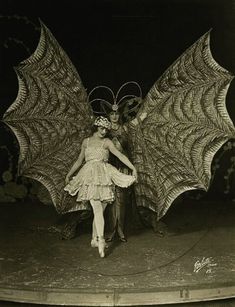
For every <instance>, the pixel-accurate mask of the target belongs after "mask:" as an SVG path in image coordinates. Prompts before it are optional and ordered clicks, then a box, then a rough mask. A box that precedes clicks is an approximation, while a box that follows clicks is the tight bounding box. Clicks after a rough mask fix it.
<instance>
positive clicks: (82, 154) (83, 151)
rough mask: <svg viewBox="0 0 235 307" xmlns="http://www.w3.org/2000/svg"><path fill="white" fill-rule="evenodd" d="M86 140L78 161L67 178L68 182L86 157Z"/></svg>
mask: <svg viewBox="0 0 235 307" xmlns="http://www.w3.org/2000/svg"><path fill="white" fill-rule="evenodd" d="M85 141H86V139H85V140H84V141H83V142H82V147H81V151H80V154H79V157H78V159H77V161H76V162H75V163H74V164H73V166H72V167H71V169H70V171H69V172H68V174H67V176H66V178H65V183H66V184H67V183H68V182H69V181H70V177H71V176H72V175H73V174H74V173H75V172H76V171H77V170H78V169H79V167H80V166H81V165H82V162H83V161H84V159H85Z"/></svg>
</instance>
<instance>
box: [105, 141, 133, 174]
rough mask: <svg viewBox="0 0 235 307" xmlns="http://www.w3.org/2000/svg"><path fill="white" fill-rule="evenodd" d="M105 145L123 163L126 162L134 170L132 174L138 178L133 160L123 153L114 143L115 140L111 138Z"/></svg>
mask: <svg viewBox="0 0 235 307" xmlns="http://www.w3.org/2000/svg"><path fill="white" fill-rule="evenodd" d="M105 145H106V146H107V148H108V149H109V151H110V152H111V153H112V154H113V155H115V156H116V157H117V158H118V159H119V160H120V161H121V162H122V163H124V164H125V165H126V166H127V167H129V168H130V169H131V170H132V175H133V176H135V177H136V178H137V171H136V168H135V167H134V165H133V164H132V163H131V161H130V160H129V159H128V158H127V156H125V155H124V154H123V153H121V152H120V151H119V150H118V149H117V148H116V147H115V145H114V144H113V142H112V141H111V140H109V139H107V141H106V142H105Z"/></svg>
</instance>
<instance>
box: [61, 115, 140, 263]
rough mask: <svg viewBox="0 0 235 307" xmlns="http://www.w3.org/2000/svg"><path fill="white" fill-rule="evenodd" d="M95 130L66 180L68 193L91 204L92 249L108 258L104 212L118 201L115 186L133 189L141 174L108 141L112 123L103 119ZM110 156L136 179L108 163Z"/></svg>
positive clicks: (83, 145)
mask: <svg viewBox="0 0 235 307" xmlns="http://www.w3.org/2000/svg"><path fill="white" fill-rule="evenodd" d="M94 128H95V129H94V130H95V131H94V133H93V135H92V136H91V137H89V138H86V139H84V140H83V142H82V147H81V152H80V155H79V157H78V159H77V161H76V162H75V163H74V165H73V166H72V168H71V169H70V171H69V172H68V174H67V176H66V179H65V182H66V186H65V188H64V190H65V191H68V192H69V194H70V195H72V196H75V195H76V197H77V199H76V200H77V201H78V202H82V201H89V202H90V204H91V207H92V209H93V213H94V220H93V229H92V240H91V246H92V247H98V250H99V254H100V257H104V256H105V240H104V224H105V221H104V210H105V208H106V206H107V204H108V203H111V202H113V201H114V199H115V186H119V187H122V188H127V187H129V186H130V185H131V184H133V183H134V182H135V181H136V180H137V172H136V169H135V167H134V165H133V164H132V163H131V162H130V160H129V159H128V158H127V157H126V156H125V155H124V154H123V153H121V152H120V151H119V150H118V149H117V148H116V147H115V145H114V144H113V142H112V141H111V140H110V139H109V138H106V137H105V136H106V134H107V132H108V131H109V130H110V129H111V123H110V121H109V120H108V119H107V118H105V117H103V116H99V117H97V118H96V120H95V122H94ZM110 152H111V153H112V154H113V155H115V156H116V157H117V158H118V159H119V160H120V161H121V162H122V163H124V164H125V165H126V166H127V167H128V168H130V169H131V171H132V175H127V174H124V173H122V172H120V171H119V170H118V169H117V168H116V167H114V166H112V165H111V164H109V163H108V159H109V153H110ZM84 160H85V164H84V165H83V166H82V164H83V161H84ZM81 166H82V167H81ZM80 167H81V169H80V170H79V171H78V173H77V174H76V175H75V176H73V175H74V173H75V172H76V171H77V170H78V169H79V168H80ZM72 176H73V177H72ZM71 177H72V179H71Z"/></svg>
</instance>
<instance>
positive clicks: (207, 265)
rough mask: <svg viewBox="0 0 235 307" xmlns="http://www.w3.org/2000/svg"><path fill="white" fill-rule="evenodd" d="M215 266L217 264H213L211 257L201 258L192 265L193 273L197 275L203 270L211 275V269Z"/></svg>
mask: <svg viewBox="0 0 235 307" xmlns="http://www.w3.org/2000/svg"><path fill="white" fill-rule="evenodd" d="M215 266H217V263H215V262H214V260H213V258H212V257H208V258H206V257H203V258H202V259H201V260H197V261H196V262H195V263H194V270H193V272H194V273H198V272H199V271H201V270H202V269H203V268H204V269H205V270H206V273H212V268H213V267H215Z"/></svg>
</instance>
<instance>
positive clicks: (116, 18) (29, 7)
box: [0, 0, 235, 199]
mask: <svg viewBox="0 0 235 307" xmlns="http://www.w3.org/2000/svg"><path fill="white" fill-rule="evenodd" d="M0 8H1V11H0V14H1V16H0V31H1V33H0V35H1V36H0V39H1V43H0V78H1V79H0V81H1V84H0V102H1V111H0V112H1V113H0V115H1V117H2V115H3V113H4V112H5V111H6V109H7V108H8V107H9V106H10V104H11V103H12V102H13V101H14V99H15V97H16V95H17V89H18V84H17V79H16V75H15V73H14V70H13V66H14V65H17V64H18V63H19V62H20V61H22V60H24V59H25V58H27V57H28V56H29V55H30V54H31V53H32V52H33V51H34V50H35V48H36V46H37V43H38V40H39V35H40V32H39V28H38V27H39V21H38V18H40V19H41V20H42V21H43V22H44V23H45V24H46V25H47V26H48V28H49V29H50V30H51V31H52V33H53V34H54V36H55V37H56V38H57V40H58V42H59V43H60V44H61V46H62V47H63V48H64V49H65V51H66V52H67V54H68V55H69V57H70V59H71V60H72V62H73V63H74V65H75V66H76V68H77V70H78V73H79V75H80V77H81V79H82V81H83V84H84V85H85V87H86V88H87V89H88V91H90V90H91V89H92V88H93V87H94V86H96V85H100V84H104V85H107V86H110V87H111V88H112V89H113V90H114V91H116V90H117V89H118V88H119V87H120V85H121V84H123V83H124V82H126V81H130V80H134V81H137V82H139V83H140V85H141V86H142V89H143V95H145V94H146V93H147V91H148V90H149V89H150V87H151V86H152V84H153V83H154V82H155V81H156V80H157V79H158V77H159V76H160V75H161V74H162V73H163V72H164V70H165V69H167V68H168V66H169V65H171V64H172V62H173V61H175V60H176V58H177V57H178V56H180V55H181V54H182V53H183V52H184V51H185V49H186V48H188V47H189V46H190V45H191V44H193V43H194V42H195V41H196V40H197V39H198V38H199V37H200V36H201V35H203V34H204V33H205V32H207V31H208V30H209V29H211V28H212V32H211V49H212V54H213V56H214V58H215V60H216V61H217V62H218V63H219V64H220V65H222V66H223V67H225V68H226V69H228V70H229V71H231V72H232V73H235V24H234V16H235V2H234V1H232V0H221V1H215V0H213V1H212V0H155V1H154V0H116V1H110V0H109V1H108V0H99V1H89V0H87V1H79V0H74V1H72V0H67V1H65V0H60V1H55V0H53V1H49V0H48V1H33V0H31V1H17V0H8V1H4V0H2V1H1V4H0ZM234 97H235V86H234V82H232V85H231V87H230V89H229V92H228V96H227V108H228V111H229V114H230V116H231V118H232V120H233V121H235V99H234ZM0 133H1V145H7V146H8V148H9V150H10V152H12V153H13V155H14V159H15V160H17V155H18V152H17V150H18V149H17V146H16V144H15V143H16V142H15V138H14V136H13V135H12V134H11V133H9V132H8V131H6V129H5V127H4V126H3V125H2V124H1V127H0ZM232 145H233V143H230V147H229V146H228V147H225V148H223V149H222V155H223V158H221V159H220V160H221V161H220V163H217V164H218V167H217V174H216V176H215V180H214V181H213V185H212V189H211V191H210V197H214V196H216V197H218V195H219V197H220V198H223V197H225V196H226V197H227V198H230V199H233V198H234V192H233V190H234V189H232V187H233V186H234V182H233V181H234V180H233V176H230V177H229V178H230V186H229V189H230V190H229V193H227V194H226V195H225V193H224V191H225V189H226V185H227V183H228V182H224V176H225V177H226V174H227V173H228V169H232V171H230V173H229V174H230V175H231V174H232V173H233V166H234V165H233V162H231V161H233V160H231V158H233V155H235V152H234V150H233V146H232ZM220 154H221V151H220ZM0 155H1V171H3V170H4V169H5V168H7V163H8V162H7V161H8V160H7V156H6V151H4V150H2V151H1V152H0ZM15 164H16V162H15Z"/></svg>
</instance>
